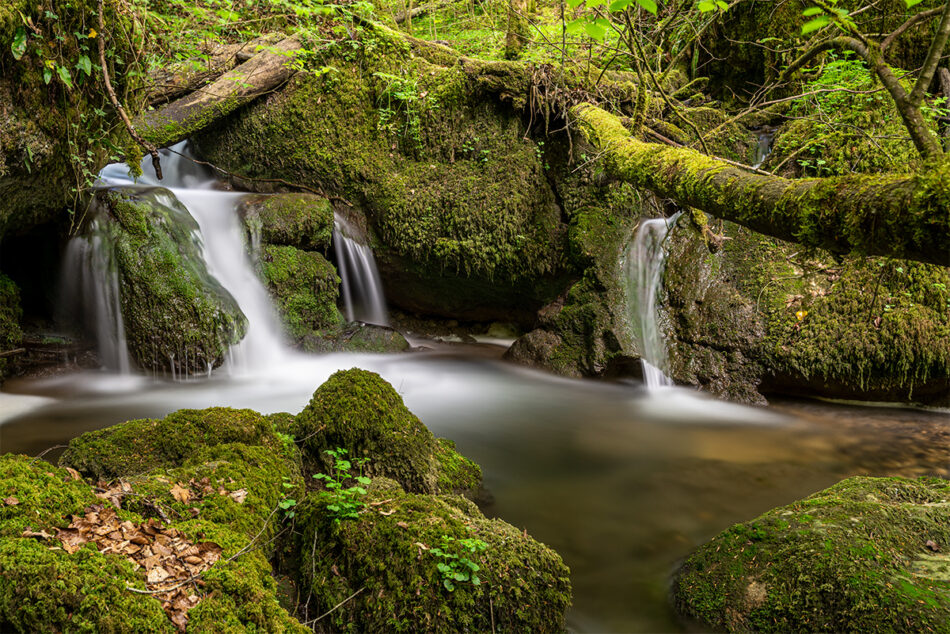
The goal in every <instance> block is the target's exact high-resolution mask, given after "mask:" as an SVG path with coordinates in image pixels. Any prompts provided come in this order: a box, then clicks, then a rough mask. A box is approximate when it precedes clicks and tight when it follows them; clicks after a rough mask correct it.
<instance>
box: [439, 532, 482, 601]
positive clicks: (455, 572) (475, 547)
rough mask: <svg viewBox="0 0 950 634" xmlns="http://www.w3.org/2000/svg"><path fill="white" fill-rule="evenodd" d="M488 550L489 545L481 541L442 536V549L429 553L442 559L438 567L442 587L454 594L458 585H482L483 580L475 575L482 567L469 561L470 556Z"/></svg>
mask: <svg viewBox="0 0 950 634" xmlns="http://www.w3.org/2000/svg"><path fill="white" fill-rule="evenodd" d="M486 548H488V544H486V543H485V542H483V541H482V540H480V539H474V538H465V539H455V538H454V537H450V536H448V535H443V536H442V548H432V549H430V550H429V553H430V554H431V555H433V556H434V557H438V558H440V559H441V561H439V562H438V563H437V564H436V567H437V568H438V569H439V574H441V575H442V585H443V586H445V589H446V590H448V591H449V592H454V591H455V584H456V583H464V582H470V583H471V584H472V585H473V586H477V585H481V583H482V580H481V579H479V578H478V575H477V574H475V573H477V572H478V571H479V570H480V567H479V565H478V564H477V563H475V562H474V561H472V560H471V559H469V558H468V555H469V554H471V555H475V554H476V553H480V552H482V551H484V550H485V549H486Z"/></svg>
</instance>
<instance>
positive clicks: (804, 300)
mask: <svg viewBox="0 0 950 634" xmlns="http://www.w3.org/2000/svg"><path fill="white" fill-rule="evenodd" d="M725 235H726V237H727V238H728V240H726V241H725V242H724V246H723V248H722V249H721V250H719V251H718V252H716V253H710V251H709V249H708V248H707V246H706V244H705V242H704V239H703V238H702V236H701V235H700V233H699V231H698V230H697V229H696V228H695V227H693V226H691V225H689V224H688V223H687V222H686V221H685V220H681V221H680V226H679V228H678V229H677V230H676V231H675V232H674V234H673V236H672V239H671V242H670V244H671V252H670V256H669V259H668V263H667V269H666V278H665V288H666V291H665V292H666V304H667V307H668V310H667V315H668V317H669V319H670V324H671V326H672V333H673V338H672V340H671V348H672V354H671V355H670V357H671V362H672V366H671V375H672V376H673V377H674V378H675V379H676V380H677V381H678V382H681V383H688V384H693V385H699V386H702V387H703V388H704V389H708V390H709V391H711V392H713V393H714V394H717V395H720V396H723V397H725V398H730V399H732V400H737V401H744V402H761V401H762V397H761V396H760V393H769V392H772V393H786V394H788V393H791V394H805V395H815V394H817V395H822V396H828V397H834V398H847V399H862V400H880V401H892V402H901V401H903V402H923V403H928V402H935V403H939V402H941V399H946V395H947V394H948V393H950V271H948V270H947V269H945V268H941V267H937V266H931V265H926V264H920V263H913V262H900V261H893V260H884V259H878V258H870V259H846V260H844V261H835V260H834V259H833V258H831V257H830V256H828V255H827V254H825V253H823V252H820V251H815V252H812V253H807V254H803V253H802V252H801V249H800V248H798V247H797V246H795V245H791V244H788V243H784V242H781V241H779V240H775V239H772V238H768V237H765V236H762V235H759V234H755V233H753V232H751V231H749V230H747V229H743V228H740V227H738V226H736V225H732V224H730V223H726V224H725Z"/></svg>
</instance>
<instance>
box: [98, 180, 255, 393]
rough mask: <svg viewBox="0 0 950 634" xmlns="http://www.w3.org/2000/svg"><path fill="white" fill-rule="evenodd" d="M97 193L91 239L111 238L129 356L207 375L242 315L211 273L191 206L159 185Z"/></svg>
mask: <svg viewBox="0 0 950 634" xmlns="http://www.w3.org/2000/svg"><path fill="white" fill-rule="evenodd" d="M97 200H98V201H99V210H98V215H97V216H96V218H95V220H94V221H93V223H92V233H93V239H94V240H95V239H99V240H102V241H103V243H104V244H106V245H111V249H112V252H111V253H109V254H108V257H109V259H110V260H111V265H112V266H114V268H115V270H116V271H117V273H118V277H119V283H120V298H121V305H122V317H123V321H124V324H125V331H126V336H127V340H128V349H129V353H130V354H131V355H132V358H133V359H134V360H135V361H136V363H137V364H138V365H139V366H140V367H142V368H143V369H146V370H152V371H163V372H164V371H168V370H169V369H171V370H172V371H173V373H174V374H175V375H183V374H206V373H207V372H208V369H209V368H210V367H216V366H218V365H220V364H221V363H223V362H224V358H225V354H226V353H227V350H228V348H229V347H230V346H231V345H232V344H235V343H237V342H239V341H240V340H241V338H242V337H243V336H244V332H245V330H246V327H247V320H246V319H245V317H244V314H243V313H241V310H240V308H239V307H238V305H237V303H236V302H235V301H234V298H232V297H231V295H230V294H229V293H228V292H227V291H226V290H225V289H224V288H223V287H221V285H220V284H219V283H218V282H217V280H216V279H215V278H214V277H212V276H211V275H210V274H209V273H208V270H207V268H206V266H205V263H204V259H203V258H202V257H201V253H200V250H199V246H198V244H196V242H195V239H194V232H195V231H196V229H197V224H196V223H195V221H194V219H192V217H191V216H190V214H189V213H188V211H187V210H186V209H185V208H184V207H182V206H181V204H180V203H179V202H178V201H177V199H175V198H174V196H173V195H172V194H171V192H168V191H167V190H163V189H158V188H156V189H153V190H150V191H148V192H141V191H136V190H133V189H122V188H116V189H111V190H108V191H103V192H101V193H99V194H98V195H97ZM111 218H115V219H116V220H117V221H118V222H114V221H112V220H111Z"/></svg>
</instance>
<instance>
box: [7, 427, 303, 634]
mask: <svg viewBox="0 0 950 634" xmlns="http://www.w3.org/2000/svg"><path fill="white" fill-rule="evenodd" d="M291 451H292V445H291ZM278 454H279V452H274V451H273V450H271V449H269V448H264V447H246V446H244V445H221V446H219V447H214V448H206V453H201V452H199V454H198V455H196V456H195V457H194V461H193V464H192V465H190V466H188V467H185V468H182V469H179V470H173V471H170V472H167V473H158V472H155V473H152V474H149V475H148V476H147V477H143V478H141V479H137V480H136V481H135V482H133V483H132V484H131V486H132V492H133V493H134V495H130V496H125V497H123V500H124V505H125V506H126V508H124V509H123V510H121V511H119V513H120V516H121V518H122V519H123V520H126V521H129V522H132V524H135V525H138V524H141V523H142V522H143V517H142V515H140V514H139V513H138V511H140V510H146V509H150V510H151V512H154V510H155V509H156V508H161V509H163V512H164V511H165V510H167V511H168V512H169V513H170V514H171V515H172V516H173V517H174V518H175V520H174V521H172V522H171V524H170V525H169V527H170V528H174V529H176V530H178V531H180V533H181V534H182V535H184V536H185V538H187V539H188V540H189V541H191V542H192V543H196V542H198V541H211V542H214V543H216V544H217V545H219V546H220V547H221V549H222V557H221V559H220V560H218V561H217V562H216V563H215V564H214V565H213V566H212V567H211V568H210V569H208V570H207V571H205V572H204V573H203V574H202V575H201V582H200V585H199V586H198V588H199V589H197V590H196V591H195V592H196V594H197V595H200V602H199V603H198V605H197V606H196V607H194V608H193V609H192V610H190V611H189V612H188V631H195V632H220V631H266V632H302V631H308V630H306V629H305V628H303V627H302V626H301V625H300V624H299V623H298V622H297V621H295V620H294V619H293V618H292V617H291V616H290V615H289V614H288V613H287V612H286V610H284V609H283V608H281V607H280V605H279V602H278V600H277V591H276V583H275V581H274V579H273V578H272V577H271V569H270V565H269V564H268V562H267V559H266V557H265V556H264V554H263V553H262V552H261V550H260V548H259V546H260V545H266V544H267V543H269V542H266V541H265V542H261V544H259V545H258V547H257V548H255V547H252V546H254V544H255V543H256V541H255V540H257V539H261V537H262V535H265V533H266V531H264V530H262V529H264V528H265V527H266V526H267V522H268V520H269V519H270V520H271V522H273V520H272V519H271V518H270V517H269V516H268V514H269V511H270V509H271V508H273V509H276V508H277V501H279V500H280V499H281V498H282V497H283V493H281V492H280V491H281V489H282V488H283V487H282V482H286V481H288V480H289V481H291V482H293V486H294V487H299V486H300V485H301V483H300V479H299V472H295V470H294V466H293V462H292V461H287V460H286V458H284V457H281V456H279V455H278ZM281 474H286V475H281ZM295 474H296V475H295ZM205 477H207V478H208V483H209V485H210V484H211V483H212V482H213V484H214V485H215V487H214V489H215V490H214V491H213V494H212V495H203V494H201V493H199V492H198V491H195V498H194V499H191V500H189V502H190V503H189V504H185V503H184V502H182V501H181V500H180V499H179V498H174V499H173V497H174V496H173V495H171V494H170V487H171V486H174V485H173V484H172V482H175V483H177V482H179V481H181V480H185V479H186V478H189V479H188V480H185V487H188V486H189V484H188V483H189V482H190V479H191V478H201V479H200V480H196V482H197V483H198V485H199V486H204V483H203V479H204V478H205ZM285 477H286V478H287V479H286V480H285V479H284V478H285ZM127 484H128V483H127ZM238 486H241V487H242V488H243V489H245V490H246V496H242V497H241V499H243V501H242V502H238V501H236V499H235V497H233V495H232V494H233V493H234V490H235V489H236V488H237V487H238ZM217 487H220V488H222V489H224V490H226V493H225V494H221V493H220V492H219V491H218V490H217ZM192 490H193V489H192ZM9 491H14V492H15V493H14V496H15V497H16V504H10V503H9V502H10V500H9V499H8V498H9V497H12V496H10V495H7V496H5V498H4V500H3V501H0V514H2V516H0V517H2V519H3V523H2V528H0V629H2V630H3V631H16V632H56V631H94V632H174V631H176V628H175V626H174V625H173V623H172V621H171V620H169V618H168V616H166V614H165V612H164V611H163V606H162V601H161V599H159V598H156V597H155V596H153V595H149V594H144V593H136V592H132V591H130V590H128V589H127V587H132V588H137V589H139V590H144V589H145V573H144V571H143V570H142V569H141V568H139V569H138V570H136V569H134V568H133V564H132V562H131V561H130V560H129V559H127V558H126V557H124V556H122V555H119V554H112V553H104V552H103V553H100V552H98V551H97V550H96V549H95V548H93V547H84V548H80V549H79V550H77V551H76V552H75V553H73V554H69V553H67V551H66V550H64V549H62V548H58V547H56V546H58V542H57V540H56V539H48V540H42V541H41V540H38V539H37V538H36V537H21V533H22V530H24V529H25V528H29V529H31V530H33V531H36V532H40V531H49V532H52V533H55V530H54V529H55V528H57V527H60V528H62V527H65V526H66V525H67V524H68V523H69V522H70V517H71V516H73V515H78V516H82V515H83V513H84V510H85V509H87V508H89V507H90V506H91V505H94V504H97V503H98V504H99V505H100V506H96V507H95V508H102V507H101V505H102V504H104V503H105V502H103V500H101V499H99V498H97V497H96V496H95V494H94V493H93V489H92V487H91V486H90V485H89V484H88V483H87V482H85V481H82V480H77V479H74V478H73V477H72V476H71V475H70V474H69V473H67V472H66V471H65V470H64V469H59V468H56V467H52V466H51V465H49V464H47V463H44V462H41V461H37V460H34V459H30V458H28V457H26V456H12V455H7V456H2V457H0V492H9ZM238 493H241V492H238ZM178 495H179V497H180V496H181V495H182V494H181V492H180V491H179V492H178ZM125 503H127V504H125ZM265 507H268V508H265ZM192 509H194V510H192ZM185 518H187V519H185ZM272 533H273V531H271V533H268V534H266V537H267V539H270V537H272V536H273V535H272Z"/></svg>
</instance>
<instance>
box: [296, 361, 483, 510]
mask: <svg viewBox="0 0 950 634" xmlns="http://www.w3.org/2000/svg"><path fill="white" fill-rule="evenodd" d="M294 435H295V436H296V438H297V440H298V442H299V443H301V445H302V448H303V452H304V462H305V468H306V469H307V470H308V471H310V472H313V473H315V472H317V471H319V472H323V473H332V470H333V459H332V457H330V456H328V455H327V454H326V453H325V451H326V450H327V449H335V448H337V447H341V448H343V449H346V450H347V451H348V452H349V456H351V457H354V458H363V457H365V458H368V459H369V463H368V464H367V465H366V473H368V474H370V475H374V476H383V477H388V478H392V479H394V480H396V481H398V482H399V483H400V484H401V485H402V486H403V487H405V488H406V489H407V490H409V491H413V492H421V493H436V492H439V491H440V490H441V489H440V484H445V485H446V486H448V487H449V488H448V489H447V490H449V491H455V490H466V491H471V490H472V489H477V482H478V481H480V480H481V472H480V471H479V470H478V467H477V465H475V464H474V463H472V462H471V461H469V460H467V459H465V458H463V457H462V456H459V455H458V454H457V453H456V452H455V450H454V448H452V447H451V446H450V444H449V443H444V444H441V445H440V444H439V443H438V442H437V440H436V438H435V436H433V435H432V432H430V431H429V430H428V429H427V428H426V427H425V425H423V424H422V422H421V421H420V420H419V419H418V418H417V417H416V416H415V415H414V414H413V413H412V412H410V411H409V410H408V409H407V408H406V406H405V404H403V402H402V397H401V396H399V393H398V392H396V390H395V389H393V387H392V386H391V385H390V384H389V383H387V382H386V381H385V380H383V378H382V377H380V376H379V375H378V374H376V373H375V372H369V371H366V370H360V369H358V368H353V369H352V370H341V371H339V372H336V373H335V374H333V375H332V376H331V377H330V378H329V379H327V381H326V383H324V384H323V385H321V386H320V387H319V388H317V390H316V392H314V393H313V398H312V399H311V400H310V403H308V404H307V406H306V407H305V408H304V410H303V411H302V412H300V413H299V414H298V415H297V419H296V428H295V430H294ZM473 483H474V484H475V486H474V487H472V486H470V485H472V484H473Z"/></svg>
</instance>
